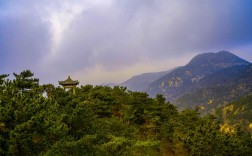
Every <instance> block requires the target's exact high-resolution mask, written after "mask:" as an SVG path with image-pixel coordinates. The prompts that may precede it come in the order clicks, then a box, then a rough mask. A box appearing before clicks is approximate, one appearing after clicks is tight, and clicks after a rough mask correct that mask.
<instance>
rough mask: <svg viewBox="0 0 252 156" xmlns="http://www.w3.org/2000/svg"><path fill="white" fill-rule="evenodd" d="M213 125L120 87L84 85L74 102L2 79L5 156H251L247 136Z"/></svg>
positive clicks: (23, 79) (21, 76)
mask: <svg viewBox="0 0 252 156" xmlns="http://www.w3.org/2000/svg"><path fill="white" fill-rule="evenodd" d="M249 100H250V99H246V100H245V101H249ZM248 106H249V107H244V109H251V107H250V105H248ZM242 108H243V107H242ZM248 113H251V111H248ZM216 114H217V113H216ZM244 115H247V114H244ZM217 117H218V116H214V115H205V116H202V115H200V113H199V112H198V110H190V109H186V110H183V111H179V110H178V109H177V108H176V107H175V106H174V105H172V104H171V103H169V102H166V101H165V98H164V97H163V96H162V95H158V96H156V97H155V98H150V97H149V96H148V94H146V93H144V92H132V91H128V90H127V89H126V88H125V87H118V86H115V87H113V88H111V87H107V86H92V85H85V86H80V87H76V93H75V94H73V93H72V91H71V90H69V91H66V90H64V89H63V88H62V87H55V86H54V85H52V84H43V85H40V84H39V79H37V78H33V73H32V72H31V71H29V70H26V71H23V72H21V73H17V74H16V73H14V79H12V80H9V79H8V75H0V155H3V156H4V155H21V156H22V155H24V156H34V155H48V156H54V155H72V156H79V155H97V156H111V155H122V156H138V155H153V156H156V155H157V156H167V155H171V156H176V155H208V154H209V153H210V154H211V155H252V148H251V145H252V139H251V134H249V133H247V132H246V131H243V130H240V129H239V127H238V126H237V127H234V128H233V127H232V129H228V128H227V126H226V125H225V124H222V125H220V124H219V121H218V120H217V119H219V118H220V117H218V118H217ZM229 120H230V121H231V120H232V119H231V118H230V119H229ZM250 121H251V120H250ZM234 147H235V150H234Z"/></svg>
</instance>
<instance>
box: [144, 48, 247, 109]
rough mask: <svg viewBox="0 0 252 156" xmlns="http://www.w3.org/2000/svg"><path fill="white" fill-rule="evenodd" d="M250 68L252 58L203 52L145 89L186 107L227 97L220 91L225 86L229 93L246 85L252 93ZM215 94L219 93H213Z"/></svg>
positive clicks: (224, 52) (225, 53)
mask: <svg viewBox="0 0 252 156" xmlns="http://www.w3.org/2000/svg"><path fill="white" fill-rule="evenodd" d="M249 69H250V63H249V62H248V61H246V60H244V59H241V58H239V57H238V56H236V55H234V54H232V53H230V52H227V51H220V52H217V53H213V52H210V53H203V54H199V55H197V56H195V57H194V58H193V59H192V60H191V61H190V62H189V63H188V64H187V65H186V66H183V67H181V68H178V69H176V70H174V71H172V72H170V73H168V74H166V75H164V76H163V77H161V78H160V79H158V80H156V81H154V82H152V83H151V84H150V85H149V86H148V87H147V89H146V90H145V91H146V92H148V93H149V94H150V95H151V96H155V95H156V94H162V95H164V96H165V97H166V99H167V100H169V101H171V102H173V103H174V104H176V105H177V106H179V107H182V108H183V107H195V106H199V105H202V104H205V103H208V100H211V101H213V97H218V98H220V97H224V96H225V94H224V92H223V93H222V92H220V91H222V89H227V90H228V91H227V94H230V91H232V90H234V88H235V87H238V88H239V85H244V86H246V87H247V88H246V87H245V88H246V89H248V91H247V92H250V91H251V90H250V87H248V86H249V80H251V79H250V78H252V77H250V74H251V73H250V71H249ZM246 71H247V72H246ZM245 77H246V78H245ZM243 78H245V79H243ZM231 79H232V80H231ZM231 82H232V83H231ZM221 85H223V86H225V87H223V86H221ZM237 91H238V90H237ZM247 92H246V93H247ZM217 93H218V94H217ZM243 93H245V92H243ZM215 94H217V96H213V95H215ZM237 96H238V94H237ZM209 98H210V99H209ZM225 100H226V99H225V98H224V99H222V100H220V101H221V102H223V101H225ZM220 101H219V102H220Z"/></svg>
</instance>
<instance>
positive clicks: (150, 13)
mask: <svg viewBox="0 0 252 156" xmlns="http://www.w3.org/2000/svg"><path fill="white" fill-rule="evenodd" d="M0 7H1V8H2V9H1V11H0V45H1V53H0V56H1V59H2V60H3V61H1V64H0V65H1V66H2V67H3V66H4V67H5V69H6V70H5V71H13V70H21V69H22V68H28V67H31V68H34V70H37V71H38V72H39V74H40V75H41V76H42V77H43V78H44V79H47V77H48V76H47V75H56V76H55V77H54V79H55V80H56V79H59V78H61V77H62V76H64V75H66V74H75V75H78V76H81V75H85V77H88V75H92V73H88V72H90V71H91V72H93V75H94V74H97V77H101V81H102V77H104V75H106V72H107V73H108V74H111V71H113V72H115V73H117V74H118V72H119V71H121V73H120V72H119V74H122V75H125V76H130V74H132V73H141V72H146V71H148V68H149V67H150V66H149V65H150V64H151V65H152V66H153V67H155V68H153V69H157V70H158V69H160V70H161V69H164V67H161V65H162V66H163V65H164V63H162V62H168V63H167V68H169V67H171V66H172V65H171V64H169V62H173V61H172V60H174V59H175V60H176V63H177V64H174V66H175V65H183V64H184V63H185V61H188V60H187V59H190V57H192V56H193V55H195V54H197V53H201V52H208V51H218V50H232V49H234V50H235V52H236V54H239V52H238V51H239V49H241V50H245V52H244V53H243V54H242V56H248V55H249V53H250V52H251V49H250V48H242V47H244V46H246V47H250V46H248V45H251V44H252V20H251V19H252V1H250V0H243V1H239V0H228V1H227V0H224V1H219V0H206V1H198V0H191V1H188V0H79V1H60V0H55V1H49V0H47V1H42V0H37V1H31V0H29V1H28V0H27V1H25V0H21V1H5V2H4V3H3V5H2V6H0ZM13 8H14V10H13ZM31 58H32V59H31ZM186 58H187V59H186ZM245 59H246V58H245ZM142 67H143V68H142ZM144 67H145V69H144ZM138 68H139V69H141V71H136V70H137V69H138ZM2 71H3V69H1V72H2ZM130 71H131V72H130ZM122 72H124V73H122ZM125 72H128V73H125ZM77 73H78V74H77ZM114 77H116V76H114ZM49 79H50V78H48V79H47V80H48V81H49ZM80 79H81V78H80ZM124 79H126V78H124ZM47 80H46V81H47ZM55 80H53V81H55ZM87 81H89V82H94V83H97V82H98V81H92V80H91V77H90V80H87ZM108 81H115V79H110V80H109V78H108ZM84 83H85V82H84Z"/></svg>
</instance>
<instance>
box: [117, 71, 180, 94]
mask: <svg viewBox="0 0 252 156" xmlns="http://www.w3.org/2000/svg"><path fill="white" fill-rule="evenodd" d="M177 68H179V67H176V68H173V69H171V70H168V71H162V72H156V73H144V74H141V75H137V76H133V77H132V78H130V79H129V80H127V81H125V82H123V83H121V84H119V86H125V87H127V88H128V89H129V90H131V91H143V90H144V89H146V87H148V85H149V84H150V83H152V82H154V81H156V80H157V79H159V78H160V77H162V76H164V75H166V74H169V73H170V72H172V71H173V70H175V69H177Z"/></svg>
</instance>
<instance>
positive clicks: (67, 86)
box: [59, 76, 79, 94]
mask: <svg viewBox="0 0 252 156" xmlns="http://www.w3.org/2000/svg"><path fill="white" fill-rule="evenodd" d="M59 84H60V85H62V86H63V88H64V89H72V90H73V94H75V88H76V85H78V84H79V81H74V80H72V79H71V77H70V76H68V78H67V79H66V80H65V81H59Z"/></svg>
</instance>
